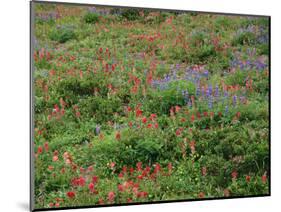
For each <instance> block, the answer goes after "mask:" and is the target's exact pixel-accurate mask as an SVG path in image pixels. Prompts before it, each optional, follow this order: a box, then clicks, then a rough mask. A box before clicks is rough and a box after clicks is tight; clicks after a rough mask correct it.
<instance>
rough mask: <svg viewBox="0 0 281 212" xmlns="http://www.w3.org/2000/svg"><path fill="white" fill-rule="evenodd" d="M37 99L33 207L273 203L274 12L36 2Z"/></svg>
mask: <svg viewBox="0 0 281 212" xmlns="http://www.w3.org/2000/svg"><path fill="white" fill-rule="evenodd" d="M222 12H223V11H222ZM31 99H32V101H31V145H30V146H31V210H46V209H62V208H64V209H65V208H83V207H100V206H120V205H131V204H148V203H162V202H175V201H191V200H192V201H194V200H206V199H209V200H211V199H227V198H238V197H256V196H269V195H270V17H268V16H256V15H239V14H224V13H219V14H218V13H211V12H196V11H173V10H163V9H149V8H129V7H122V6H118V7H117V6H114V7H113V6H103V5H87V4H73V3H52V2H40V1H32V2H31Z"/></svg>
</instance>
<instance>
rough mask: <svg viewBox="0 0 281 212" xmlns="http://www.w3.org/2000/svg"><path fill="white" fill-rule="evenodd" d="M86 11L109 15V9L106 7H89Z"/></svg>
mask: <svg viewBox="0 0 281 212" xmlns="http://www.w3.org/2000/svg"><path fill="white" fill-rule="evenodd" d="M88 12H90V13H96V14H99V15H109V14H110V10H108V9H97V8H95V7H89V8H88Z"/></svg>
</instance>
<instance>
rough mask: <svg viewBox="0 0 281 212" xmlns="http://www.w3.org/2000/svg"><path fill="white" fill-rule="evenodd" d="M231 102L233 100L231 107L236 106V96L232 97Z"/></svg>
mask: <svg viewBox="0 0 281 212" xmlns="http://www.w3.org/2000/svg"><path fill="white" fill-rule="evenodd" d="M232 100H233V101H232V103H233V106H234V107H235V106H236V104H237V96H236V95H234V96H233V99H232Z"/></svg>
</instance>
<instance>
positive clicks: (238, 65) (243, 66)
mask: <svg viewBox="0 0 281 212" xmlns="http://www.w3.org/2000/svg"><path fill="white" fill-rule="evenodd" d="M255 52H256V50H255V49H253V50H250V49H248V51H247V53H248V56H249V59H247V60H244V59H242V56H241V55H239V54H235V55H234V59H233V60H232V61H231V62H230V67H231V68H233V69H240V70H242V71H251V70H258V71H263V70H265V69H266V68H267V67H268V65H267V63H266V62H265V61H264V60H263V58H256V57H255Z"/></svg>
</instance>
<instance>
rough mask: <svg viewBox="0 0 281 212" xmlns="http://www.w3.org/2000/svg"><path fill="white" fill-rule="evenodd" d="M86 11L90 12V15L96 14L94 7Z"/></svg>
mask: <svg viewBox="0 0 281 212" xmlns="http://www.w3.org/2000/svg"><path fill="white" fill-rule="evenodd" d="M88 11H89V12H91V13H96V12H97V9H96V8H95V7H90V8H89V9H88Z"/></svg>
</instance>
